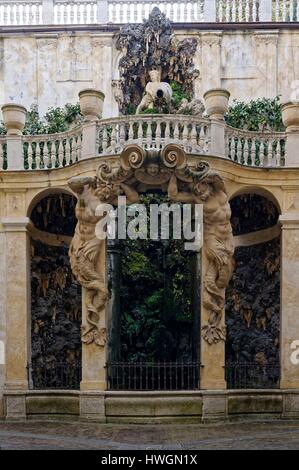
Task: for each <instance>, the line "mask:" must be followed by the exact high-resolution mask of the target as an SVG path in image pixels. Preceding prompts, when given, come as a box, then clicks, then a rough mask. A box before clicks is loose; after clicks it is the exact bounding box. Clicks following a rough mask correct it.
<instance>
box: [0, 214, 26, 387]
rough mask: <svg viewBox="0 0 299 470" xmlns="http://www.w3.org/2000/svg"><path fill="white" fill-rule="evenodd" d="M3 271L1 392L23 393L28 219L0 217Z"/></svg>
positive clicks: (24, 381)
mask: <svg viewBox="0 0 299 470" xmlns="http://www.w3.org/2000/svg"><path fill="white" fill-rule="evenodd" d="M1 224H2V226H3V230H4V232H5V239H6V240H5V242H6V243H5V244H6V250H5V251H6V270H5V279H4V280H3V281H4V282H5V297H6V301H5V305H6V351H5V352H6V354H5V355H6V376H5V390H6V391H9V390H27V389H28V379H27V362H28V358H29V357H30V356H29V351H30V314H29V312H30V257H29V253H30V250H29V246H30V245H29V244H30V239H29V236H28V232H27V227H28V225H29V224H30V219H29V218H28V217H2V219H1Z"/></svg>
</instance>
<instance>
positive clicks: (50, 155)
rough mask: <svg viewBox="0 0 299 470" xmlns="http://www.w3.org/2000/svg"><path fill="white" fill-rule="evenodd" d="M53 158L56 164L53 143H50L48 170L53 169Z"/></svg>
mask: <svg viewBox="0 0 299 470" xmlns="http://www.w3.org/2000/svg"><path fill="white" fill-rule="evenodd" d="M54 148H55V146H54ZM53 158H54V162H55V155H54V152H53V142H51V141H49V142H48V168H52V167H53Z"/></svg>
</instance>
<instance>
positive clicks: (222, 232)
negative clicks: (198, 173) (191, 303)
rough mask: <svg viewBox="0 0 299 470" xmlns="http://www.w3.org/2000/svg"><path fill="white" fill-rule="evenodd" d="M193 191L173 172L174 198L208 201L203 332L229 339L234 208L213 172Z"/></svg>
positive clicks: (209, 339) (170, 189) (170, 190)
mask: <svg viewBox="0 0 299 470" xmlns="http://www.w3.org/2000/svg"><path fill="white" fill-rule="evenodd" d="M190 189H191V190H190V192H180V191H179V190H178V184H177V177H176V175H172V177H171V179H170V182H169V186H168V195H169V197H170V198H171V199H172V200H175V201H181V202H188V203H197V204H204V206H203V217H204V245H203V249H204V252H205V255H206V258H207V261H208V265H207V268H206V273H205V279H204V291H203V305H204V307H205V308H206V309H207V310H208V312H209V320H208V324H207V325H203V326H202V336H203V338H204V340H205V341H207V342H208V343H209V344H213V343H217V342H218V341H221V340H223V341H224V340H225V338H226V331H225V327H223V326H221V318H222V314H223V309H224V305H225V288H226V287H227V285H228V283H229V281H230V278H231V276H232V273H233V267H234V263H233V254H234V239H233V234H232V228H231V224H230V218H231V209H230V205H229V202H228V197H227V194H226V191H225V187H224V183H223V180H222V178H221V177H220V176H219V175H218V174H216V173H212V172H209V173H208V174H207V175H205V176H204V177H203V178H202V179H201V180H200V181H198V182H196V183H194V184H193V185H192V186H191V188H190Z"/></svg>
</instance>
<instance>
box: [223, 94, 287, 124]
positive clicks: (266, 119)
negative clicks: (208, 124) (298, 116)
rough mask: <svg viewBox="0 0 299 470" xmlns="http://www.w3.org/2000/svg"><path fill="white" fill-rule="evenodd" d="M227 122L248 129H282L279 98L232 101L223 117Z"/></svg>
mask: <svg viewBox="0 0 299 470" xmlns="http://www.w3.org/2000/svg"><path fill="white" fill-rule="evenodd" d="M225 120H226V122H227V124H229V125H230V126H232V127H236V128H238V129H247V130H249V131H259V130H261V131H263V130H272V131H277V132H279V131H283V130H284V126H283V122H282V116H281V109H280V98H279V96H277V97H276V98H273V99H271V98H259V99H257V100H252V101H250V102H249V103H244V102H242V101H236V100H235V101H234V105H233V106H231V107H230V108H229V110H228V113H227V115H226V118H225Z"/></svg>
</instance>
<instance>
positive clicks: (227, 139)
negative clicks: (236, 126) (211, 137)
mask: <svg viewBox="0 0 299 470" xmlns="http://www.w3.org/2000/svg"><path fill="white" fill-rule="evenodd" d="M229 143H230V134H228V133H226V136H225V152H224V155H225V158H230V155H229Z"/></svg>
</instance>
